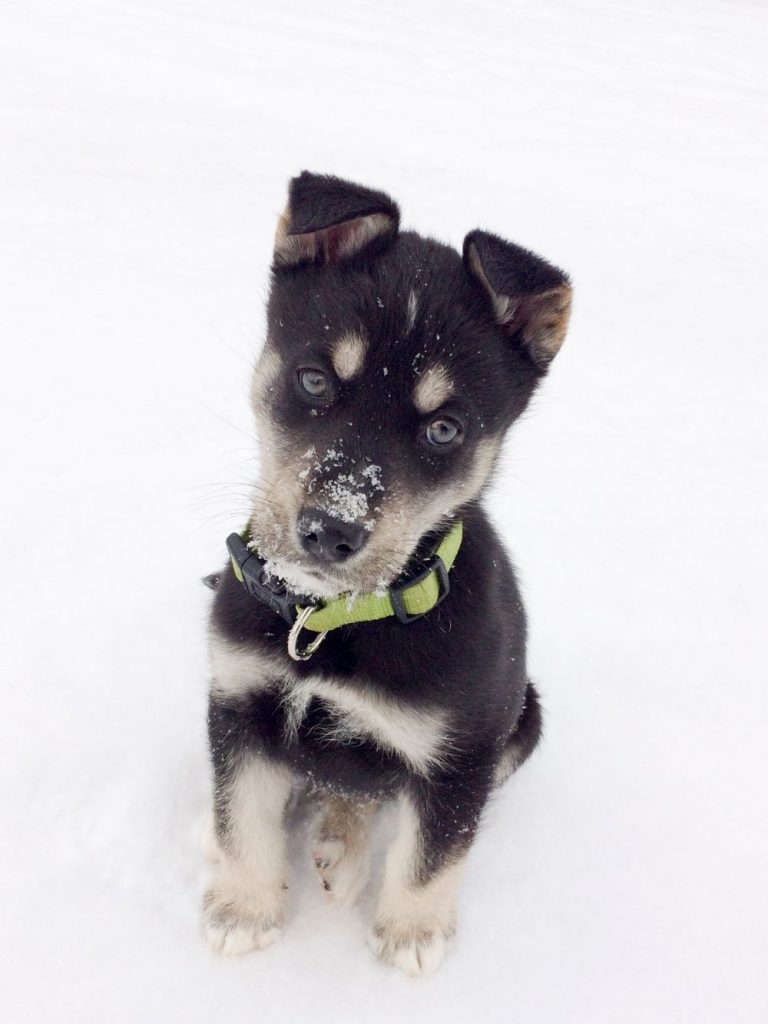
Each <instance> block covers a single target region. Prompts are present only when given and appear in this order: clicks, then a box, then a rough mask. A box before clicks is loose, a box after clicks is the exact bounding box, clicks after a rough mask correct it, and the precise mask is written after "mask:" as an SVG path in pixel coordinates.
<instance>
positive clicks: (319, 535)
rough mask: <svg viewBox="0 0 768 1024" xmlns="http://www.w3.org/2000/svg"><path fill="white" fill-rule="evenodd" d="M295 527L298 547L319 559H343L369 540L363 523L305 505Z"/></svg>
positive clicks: (323, 560)
mask: <svg viewBox="0 0 768 1024" xmlns="http://www.w3.org/2000/svg"><path fill="white" fill-rule="evenodd" d="M296 529H297V530H298V534H299V542H300V543H301V546H302V547H303V548H304V550H305V551H308V552H309V554H310V555H313V556H314V557H315V558H316V559H317V560H318V561H319V562H344V561H346V559H347V558H350V557H351V556H352V555H354V554H356V553H357V552H358V551H359V550H360V549H361V548H362V547H363V545H364V544H365V542H366V541H367V540H368V532H367V530H366V529H365V527H364V526H359V525H358V524H357V523H345V522H344V521H343V520H341V519H334V517H333V516H329V515H328V513H327V512H323V510H322V509H319V508H305V509H304V511H303V512H302V513H301V515H300V516H299V521H298V524H297V527H296Z"/></svg>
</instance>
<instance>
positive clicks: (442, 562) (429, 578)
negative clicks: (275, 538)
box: [227, 521, 463, 661]
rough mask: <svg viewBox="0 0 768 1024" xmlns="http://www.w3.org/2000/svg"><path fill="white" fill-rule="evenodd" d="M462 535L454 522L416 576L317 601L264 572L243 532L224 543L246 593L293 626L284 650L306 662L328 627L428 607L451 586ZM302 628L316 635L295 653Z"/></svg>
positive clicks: (414, 613)
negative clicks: (388, 584)
mask: <svg viewBox="0 0 768 1024" xmlns="http://www.w3.org/2000/svg"><path fill="white" fill-rule="evenodd" d="M462 535H463V526H462V523H461V522H460V521H459V522H456V523H454V525H453V526H452V527H451V529H450V530H449V531H448V533H446V534H445V536H444V537H443V538H442V539H441V541H440V542H439V544H438V545H437V547H436V548H435V550H434V551H433V553H432V555H431V556H430V557H429V558H427V559H426V560H425V563H424V564H425V568H424V570H423V571H422V572H421V573H419V575H418V576H415V577H411V578H410V579H406V580H404V581H403V582H401V583H395V584H393V585H392V586H391V587H388V588H386V589H384V588H382V589H381V590H380V591H379V590H374V591H372V592H371V593H367V594H357V595H355V594H347V595H344V594H343V595H342V596H341V597H337V598H334V599H333V600H331V601H326V602H323V603H321V604H317V603H313V602H311V600H310V599H308V598H303V597H301V596H300V595H294V594H291V592H290V591H289V590H288V589H287V588H286V586H285V585H284V584H283V583H282V582H281V581H280V580H276V579H275V577H274V576H271V575H270V574H269V573H267V572H266V570H265V567H264V566H265V563H264V561H263V560H262V559H261V558H259V556H258V555H257V554H255V552H253V551H252V550H251V549H250V548H249V547H248V543H247V534H246V536H245V537H241V536H240V535H239V534H237V533H233V534H231V536H229V537H228V538H227V547H228V549H229V554H230V558H231V559H232V569H233V571H234V573H235V576H236V577H237V579H238V580H239V581H240V583H242V585H243V586H244V587H245V589H246V590H247V591H248V593H250V594H251V595H252V596H253V597H256V598H258V599H259V600H261V601H263V602H264V603H265V604H266V605H268V606H269V607H270V608H272V610H273V611H275V612H277V614H278V615H281V616H282V617H283V618H284V619H285V621H286V622H287V623H288V624H289V625H290V626H291V631H290V633H289V636H288V653H289V654H290V655H291V657H292V658H294V659H295V660H297V661H305V660H306V659H308V658H310V657H311V656H312V654H313V653H314V652H315V651H316V650H317V648H318V647H319V646H320V644H321V643H322V642H323V640H324V639H325V636H326V634H327V633H329V632H330V631H331V630H332V629H339V627H341V626H349V625H351V624H352V623H355V622H373V621H375V620H376V619H386V618H389V617H392V616H394V617H395V618H397V619H398V621H400V622H402V623H406V624H407V623H410V622H413V621H414V620H416V619H420V618H421V617H422V615H426V614H427V612H430V611H432V609H433V608H435V607H436V606H437V605H438V604H440V602H441V601H442V600H443V599H444V598H445V597H446V596H447V594H448V591H449V590H450V581H449V577H448V573H449V572H450V570H451V567H452V566H453V563H454V562H455V561H456V556H457V555H458V553H459V548H460V547H461V540H462ZM302 629H307V630H309V631H310V632H312V633H317V634H319V635H318V636H317V638H316V639H315V640H313V641H312V642H311V643H310V644H309V645H308V646H307V647H306V648H305V650H304V651H299V650H298V646H297V644H298V637H299V634H300V633H301V631H302Z"/></svg>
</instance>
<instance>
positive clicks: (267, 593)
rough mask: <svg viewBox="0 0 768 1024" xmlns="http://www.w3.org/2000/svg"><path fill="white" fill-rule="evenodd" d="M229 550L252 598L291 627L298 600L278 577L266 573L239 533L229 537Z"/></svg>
mask: <svg viewBox="0 0 768 1024" xmlns="http://www.w3.org/2000/svg"><path fill="white" fill-rule="evenodd" d="M227 550H228V551H229V553H230V555H231V556H232V558H233V560H234V561H235V562H236V563H237V567H238V569H239V570H240V572H241V573H242V576H243V585H244V586H245V589H246V590H247V591H248V593H249V594H251V596H252V597H256V598H258V599H259V600H260V601H263V602H264V604H266V605H267V606H268V607H269V608H271V609H272V611H273V612H277V614H278V615H280V616H281V617H282V618H283V619H285V621H286V622H287V623H288V625H289V626H292V625H293V623H294V620H295V619H296V605H297V603H298V602H297V599H296V596H295V595H294V594H292V593H291V592H290V591H289V590H288V589H287V588H286V586H285V584H284V583H283V582H282V581H281V580H279V579H278V578H277V577H276V576H273V575H272V574H271V573H268V572H266V570H265V569H264V564H265V563H264V562H263V561H262V560H261V559H260V558H259V556H258V555H257V554H255V552H253V551H251V549H250V548H249V547H248V545H247V544H246V543H245V541H244V540H243V538H242V537H241V536H240V534H239V533H231V534H230V535H229V537H227Z"/></svg>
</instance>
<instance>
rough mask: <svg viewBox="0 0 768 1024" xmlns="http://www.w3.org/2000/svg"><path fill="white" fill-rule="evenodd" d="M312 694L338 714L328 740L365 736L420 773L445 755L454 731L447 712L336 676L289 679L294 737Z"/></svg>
mask: <svg viewBox="0 0 768 1024" xmlns="http://www.w3.org/2000/svg"><path fill="white" fill-rule="evenodd" d="M313 697H318V698H320V699H321V700H322V701H324V702H325V703H326V704H327V705H328V707H329V709H330V711H331V714H332V716H333V719H334V723H333V725H332V726H331V727H330V728H329V729H328V730H327V731H326V733H325V736H326V738H327V739H328V740H331V741H334V740H335V741H336V742H339V743H344V742H350V741H352V740H355V739H360V738H361V737H366V738H368V739H370V740H372V741H373V742H374V743H375V744H376V745H377V746H380V747H381V748H382V749H384V750H388V751H390V752H391V753H394V754H397V755H398V756H399V757H402V758H403V759H404V760H405V761H407V762H408V764H409V765H410V766H411V767H412V768H413V769H414V770H415V771H417V772H419V773H421V774H426V773H427V772H428V771H429V770H430V768H434V767H436V766H438V765H440V764H441V763H443V762H444V761H445V759H446V756H447V754H448V750H447V747H448V744H449V735H448V728H447V716H446V715H445V714H444V713H443V712H440V711H430V710H425V709H420V708H414V707H409V706H408V705H407V704H403V703H402V702H400V701H397V700H393V699H392V698H390V697H387V696H384V695H383V694H381V693H377V692H376V690H374V689H373V688H372V687H368V688H362V687H359V688H358V687H351V686H348V685H347V684H345V683H344V682H341V681H335V680H328V679H321V678H308V679H297V680H295V681H293V680H292V681H291V682H290V683H288V684H287V686H286V688H285V697H284V701H285V707H286V711H287V715H286V720H287V726H286V727H287V730H288V733H289V736H291V735H292V736H295V735H296V733H297V732H298V729H299V726H300V725H301V722H302V720H303V718H304V715H305V714H306V710H307V705H308V704H309V702H310V700H312V698H313Z"/></svg>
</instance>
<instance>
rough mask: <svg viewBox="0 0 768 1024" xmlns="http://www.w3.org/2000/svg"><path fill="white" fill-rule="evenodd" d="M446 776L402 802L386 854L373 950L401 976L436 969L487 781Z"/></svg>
mask: <svg viewBox="0 0 768 1024" xmlns="http://www.w3.org/2000/svg"><path fill="white" fill-rule="evenodd" d="M480 774H481V775H482V778H481V779H478V778H477V777H475V778H474V779H473V780H472V781H471V782H468V780H466V779H465V780H463V781H462V782H460V781H458V780H448V779H444V780H442V781H441V783H440V784H437V785H423V786H419V787H416V788H415V789H414V791H412V792H410V793H409V794H407V795H404V796H403V797H401V805H400V825H399V830H398V834H397V837H396V839H395V841H394V843H393V844H392V846H391V847H390V849H389V852H388V854H387V861H386V867H385V871H384V884H383V886H382V890H381V894H380V897H379V902H378V907H377V912H376V920H375V923H374V926H373V931H372V933H371V945H372V947H373V949H374V951H375V952H376V953H377V955H378V956H379V957H380V958H381V959H382V960H384V961H386V962H387V963H391V964H394V966H396V967H399V968H400V969H401V970H403V971H405V972H406V973H407V974H411V975H418V974H429V973H431V972H433V971H435V970H437V968H438V967H439V966H440V964H441V963H442V960H443V956H444V955H445V949H446V943H447V941H448V939H450V938H451V936H452V935H453V934H454V932H455V930H456V907H455V900H456V892H457V890H458V886H459V882H460V880H461V875H462V872H463V868H464V860H465V858H466V853H467V850H468V848H469V844H470V843H471V841H472V838H473V836H474V834H475V831H476V829H477V823H478V820H479V817H480V812H481V810H482V807H483V805H484V803H485V800H486V798H487V794H488V791H489V788H490V779H489V777H488V775H487V773H485V772H482V773H480Z"/></svg>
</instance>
